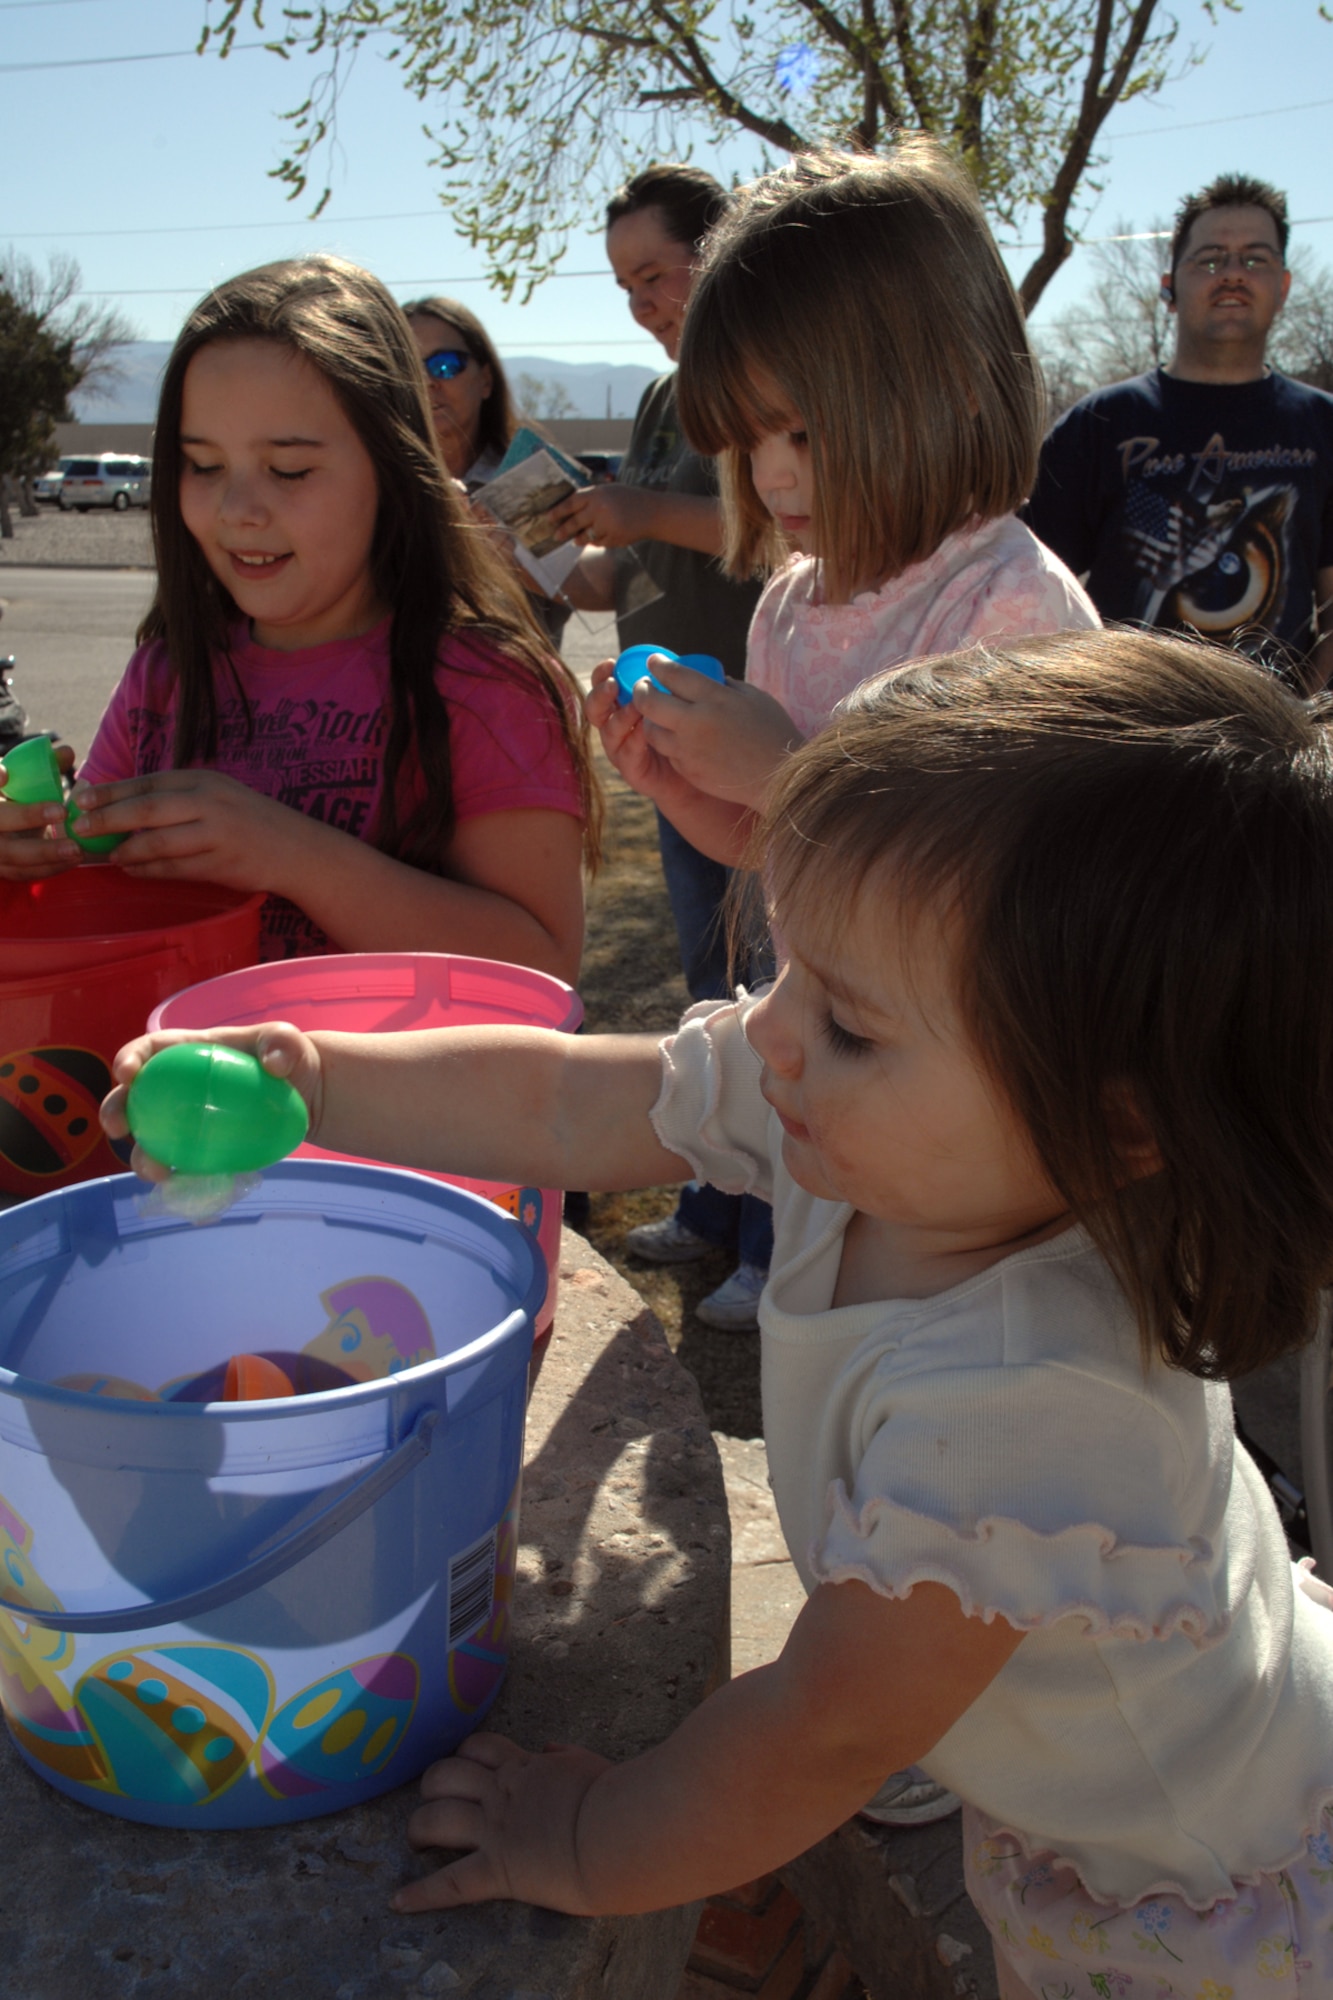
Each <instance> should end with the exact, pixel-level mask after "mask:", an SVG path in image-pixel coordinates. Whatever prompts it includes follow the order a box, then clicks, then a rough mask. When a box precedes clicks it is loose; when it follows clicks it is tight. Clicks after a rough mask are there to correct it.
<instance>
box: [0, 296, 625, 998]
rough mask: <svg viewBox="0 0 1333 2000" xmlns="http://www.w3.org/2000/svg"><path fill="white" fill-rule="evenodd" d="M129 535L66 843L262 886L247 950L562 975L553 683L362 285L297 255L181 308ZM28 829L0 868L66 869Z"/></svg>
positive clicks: (579, 826)
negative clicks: (100, 840)
mask: <svg viewBox="0 0 1333 2000" xmlns="http://www.w3.org/2000/svg"><path fill="white" fill-rule="evenodd" d="M152 523H153V539H154V546H155V551H156V558H157V588H156V592H155V595H154V598H153V602H152V605H151V606H150V608H149V611H148V614H147V616H146V617H145V619H144V622H143V625H142V626H141V628H140V631H139V635H138V636H139V641H140V644H139V650H138V651H137V652H136V653H135V655H134V657H133V659H132V660H131V661H130V664H129V666H128V668H127V669H126V673H125V675H124V677H123V679H122V681H121V683H120V685H119V687H118V688H117V689H116V691H115V692H114V693H113V695H112V697H111V701H110V704H109V705H108V709H107V713H106V715H105V716H104V717H103V720H102V723H101V725H100V727H99V730H98V733H97V737H96V739H95V741H94V743H93V746H92V748H91V750H90V752H89V755H88V758H87V760H86V762H85V764H84V766H83V768H82V770H81V771H80V774H79V777H80V787H81V789H80V791H79V793H78V798H79V801H80V803H81V804H82V805H83V807H84V810H85V822H86V824H85V825H81V826H80V829H79V830H80V831H81V832H82V831H90V832H93V833H107V834H110V833H115V834H123V835H126V836H128V837H127V838H126V839H125V840H124V842H123V844H122V845H121V846H120V848H119V849H118V850H117V855H116V861H117V865H118V866H120V867H122V868H124V869H126V870H128V871H129V872H132V873H134V872H141V873H143V874H145V875H175V876H182V877H184V876H192V877H195V878H199V879H205V880H216V881H221V882H226V883H228V884H230V885H231V886H233V887H238V888H244V889H249V890H264V891H266V892H267V894H268V901H267V903H266V905H265V911H264V918H263V928H262V933H261V951H262V953H263V955H264V956H265V957H283V956H294V955H301V954H305V953H309V952H318V951H327V950H330V949H337V948H341V949H344V950H406V949H413V950H436V951H446V950H448V951H464V952H473V953H477V954H478V955H482V956H487V957H494V958H505V959H514V960H517V961H519V962H521V963H528V964H533V965H536V966H537V967H539V968H540V969H544V970H549V971H554V972H560V973H562V974H563V976H565V977H566V978H570V979H572V978H574V977H575V976H576V975H577V970H578V964H579V956H580V952H581V946H582V933H583V899H582V876H581V862H582V860H583V858H584V857H585V856H586V858H588V859H589V860H591V859H592V858H593V857H594V856H595V853H596V845H597V826H598V791H597V785H596V780H595V778H594V776H593V773H592V770H591V766H590V761H589V757H588V747H587V742H586V731H585V730H584V729H583V728H582V727H581V717H580V716H579V713H578V695H577V690H576V688H575V687H574V684H573V682H572V680H571V678H570V676H569V675H568V674H567V673H566V671H565V669H564V668H563V667H562V665H561V664H560V662H559V661H557V660H555V659H554V658H552V656H551V654H550V652H549V650H548V648H547V647H546V645H545V643H544V642H543V640H542V638H541V637H540V635H539V633H538V630H537V628H536V626H535V624H534V623H533V621H532V618H531V616H530V615H529V613H528V610H527V607H526V604H525V601H524V593H523V592H522V591H521V590H520V589H519V588H518V586H517V584H516V583H514V582H513V580H512V579H511V577H510V576H509V574H508V571H507V568H506V566H505V565H504V564H502V562H501V561H500V559H499V558H498V557H497V556H496V555H495V554H494V553H493V552H492V550H491V549H490V547H489V546H488V544H487V542H486V538H485V536H484V535H483V534H482V533H481V531H480V530H478V529H477V528H476V527H475V526H473V524H472V523H471V522H470V521H469V520H468V518H467V515H466V510H465V507H464V503H463V501H462V499H461V497H460V495H459V494H458V492H457V490H456V488H455V487H454V484H453V482H452V481H451V480H450V479H449V478H448V476H447V474H446V472H445V469H444V466H443V464H442V462H441V459H440V456H439V453H438V451H437V449H436V444H435V436H434V431H433V428H432V424H431V418H430V413H429V411H428V409H427V406H426V400H425V394H424V389H423V378H422V371H421V367H420V363H419V360H418V357H417V352H416V348H415V345H414V343H413V339H412V335H411V332H410V329H409V327H408V324H407V321H406V319H405V318H404V316H403V314H402V312H401V311H400V309H399V308H398V306H397V305H396V304H395V303H394V301H393V299H392V298H391V297H390V295H389V293H388V292H387V291H386V290H385V288H384V286H383V285H382V284H381V283H380V282H379V280H378V279H377V278H375V277H373V276H372V275H371V274H370V273H369V272H368V271H364V270H361V269H359V268H358V267H357V266H356V265H354V264H350V263H347V262H345V261H344V260H343V259H341V258H337V257H331V256H313V257H304V258H297V259H293V260H291V261H286V262H282V263H276V264H269V265H265V266H263V267H262V268H260V269H258V270H254V271H248V272H245V273H243V274H242V275H241V276H240V277H237V278H234V279H232V280H230V281H229V282H228V283H226V284H222V285H219V286H217V287H216V288H215V289H214V290H213V291H211V292H210V293H209V294H208V295H207V296H206V297H205V298H204V299H202V300H201V301H200V303H199V304H198V305H197V306H196V307H195V309H194V310H193V312H191V314H190V315H189V317H188V318H187V320H186V322H185V325H184V327H183V328H182V331H181V334H180V336H179V338H178V340H177V341H176V344H175V347H174V349H173V350H172V354H171V357H170V359H169V361H168V363H167V368H166V372H165V375H164V377H163V383H162V391H161V399H160V405H159V411H158V422H157V434H156V440H155V447H154V460H153V497H152ZM9 817H10V819H12V814H11V815H10V816H9ZM35 831H40V829H37V828H35V827H30V826H28V825H26V824H25V825H22V826H18V825H15V826H14V827H13V829H12V831H11V828H10V827H9V826H8V825H0V872H4V873H10V874H11V875H28V876H31V875H34V874H44V873H51V872H53V870H55V869H58V868H60V867H64V866H68V865H70V863H71V862H72V861H76V860H78V859H79V858H80V857H79V850H78V849H77V848H75V847H73V846H72V843H69V842H67V841H62V840H61V839H59V838H56V839H49V838H48V839H38V840H36V841H34V840H33V839H32V838H31V835H32V833H33V832H35ZM7 836H8V837H7Z"/></svg>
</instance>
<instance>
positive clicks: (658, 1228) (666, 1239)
mask: <svg viewBox="0 0 1333 2000" xmlns="http://www.w3.org/2000/svg"><path fill="white" fill-rule="evenodd" d="M717 1247H718V1246H717V1244H716V1243H710V1242H709V1240H708V1238H707V1237H706V1236H700V1235H699V1234H698V1233H697V1231H695V1230H693V1229H687V1228H686V1226H685V1224H684V1223H683V1222H682V1221H681V1219H680V1217H679V1215H677V1214H675V1213H674V1212H673V1213H672V1214H671V1215H664V1216H663V1217H662V1219H661V1221H660V1222H641V1223H640V1224H639V1226H638V1228H637V1229H631V1230H630V1231H629V1232H628V1233H627V1234H626V1237H625V1248H626V1249H627V1250H632V1251H633V1252H634V1255H635V1256H636V1257H642V1258H644V1259H645V1260H646V1262H648V1263H649V1264H697V1263H698V1261H699V1259H700V1258H701V1257H706V1256H707V1255H708V1253H709V1251H710V1250H716V1249H717Z"/></svg>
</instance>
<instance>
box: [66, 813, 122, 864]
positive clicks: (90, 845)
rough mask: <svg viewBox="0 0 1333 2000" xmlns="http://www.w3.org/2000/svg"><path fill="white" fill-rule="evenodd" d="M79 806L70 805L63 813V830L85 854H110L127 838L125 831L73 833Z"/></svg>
mask: <svg viewBox="0 0 1333 2000" xmlns="http://www.w3.org/2000/svg"><path fill="white" fill-rule="evenodd" d="M80 810H81V808H80V807H78V806H71V807H70V809H69V811H68V812H67V813H66V814H65V832H66V833H67V834H68V835H69V837H70V839H71V840H74V841H77V842H78V844H79V846H80V847H81V848H82V849H83V851H84V853H85V854H110V852H111V850H112V848H113V847H119V846H120V843H121V841H122V840H128V839H129V835H128V834H127V833H75V831H74V822H75V820H76V819H77V818H78V817H79V812H80Z"/></svg>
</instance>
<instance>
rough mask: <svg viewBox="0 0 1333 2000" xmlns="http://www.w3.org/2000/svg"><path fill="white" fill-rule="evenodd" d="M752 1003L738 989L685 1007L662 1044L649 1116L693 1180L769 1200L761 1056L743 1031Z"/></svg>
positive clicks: (769, 1168)
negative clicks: (654, 1099)
mask: <svg viewBox="0 0 1333 2000" xmlns="http://www.w3.org/2000/svg"><path fill="white" fill-rule="evenodd" d="M753 1004H754V1002H753V999H752V997H751V996H750V995H749V994H747V993H746V992H745V991H744V990H743V989H742V990H741V991H740V993H739V995H738V997H737V999H735V1000H704V1001H701V1002H700V1004H699V1005H698V1006H697V1007H691V1008H690V1010H689V1012H688V1013H687V1014H686V1015H685V1016H684V1018H683V1019H682V1021H681V1024H680V1026H679V1028H678V1029H677V1030H676V1032H675V1034H674V1035H669V1036H668V1037H667V1039H666V1040H665V1041H664V1042H663V1043H662V1088H661V1091H660V1092H659V1094H658V1098H657V1102H656V1103H655V1104H654V1106H653V1108H652V1111H651V1113H650V1116H651V1118H652V1123H653V1130H654V1131H655V1132H656V1134H657V1136H658V1138H659V1139H660V1140H661V1142H662V1144H663V1145H664V1146H665V1147H667V1149H668V1150H669V1151H670V1152H673V1153H679V1154H680V1155H681V1157H682V1158H683V1159H686V1160H688V1161H689V1163H690V1166H691V1168H692V1169H693V1171H694V1174H695V1176H696V1178H697V1179H699V1180H701V1181H707V1182H709V1183H710V1184H711V1185H712V1186H713V1187H716V1188H721V1189H722V1191H723V1193H724V1194H757V1195H759V1196H760V1197H761V1198H762V1199H763V1200H765V1201H771V1200H772V1195H773V1183H772V1166H771V1158H770V1145H771V1128H772V1122H773V1114H772V1112H771V1111H770V1110H769V1107H768V1105H767V1104H766V1103H765V1102H764V1100H763V1098H762V1097H761V1096H760V1095H759V1074H760V1062H759V1058H758V1056H757V1055H756V1054H755V1053H754V1051H753V1049H752V1048H751V1047H750V1045H749V1043H748V1042H747V1041H746V1039H745V1031H744V1018H745V1015H746V1013H747V1012H748V1011H749V1009H750V1007H751V1006H752V1005H753Z"/></svg>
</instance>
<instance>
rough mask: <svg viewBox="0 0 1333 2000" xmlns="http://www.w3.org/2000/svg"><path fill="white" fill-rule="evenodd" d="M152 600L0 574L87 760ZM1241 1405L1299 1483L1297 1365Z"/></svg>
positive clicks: (7, 604)
mask: <svg viewBox="0 0 1333 2000" xmlns="http://www.w3.org/2000/svg"><path fill="white" fill-rule="evenodd" d="M152 592H153V577H152V575H151V573H149V572H146V571H117V570H55V569H21V568H18V567H14V568H9V567H5V568H3V569H0V605H3V607H4V620H3V624H0V642H2V643H0V652H7V653H13V654H15V655H16V656H17V659H18V674H17V677H16V680H15V687H16V690H17V692H18V693H19V695H20V696H21V698H22V700H23V703H24V705H25V707H26V708H27V710H28V713H29V716H30V718H31V720H32V722H33V724H34V725H35V726H36V727H38V728H43V729H55V730H58V731H59V733H60V734H61V735H62V736H63V737H64V738H65V739H66V741H67V742H70V743H72V744H73V745H74V747H75V749H76V750H77V751H78V752H79V753H80V755H82V753H83V752H84V751H85V750H86V749H87V748H88V745H89V743H90V742H91V740H92V735H93V731H94V730H95V729H96V727H97V722H98V718H99V717H100V715H101V713H102V709H103V707H104V706H105V703H106V699H107V696H108V695H109V694H110V692H111V690H112V688H113V687H114V686H115V684H116V682H117V680H118V679H119V677H120V674H121V671H122V669H123V668H124V665H125V662H126V661H127V660H128V658H129V656H130V654H131V652H132V651H133V650H134V632H135V627H136V626H137V624H138V622H139V620H140V618H141V617H142V616H143V614H144V612H145V611H146V610H147V608H148V604H149V601H150V599H151V597H152ZM564 651H565V657H566V658H567V659H568V661H569V663H570V665H571V667H573V669H574V672H575V673H576V674H577V675H578V677H579V678H580V680H582V681H583V682H584V684H585V685H586V683H587V679H588V675H589V674H590V673H591V671H592V668H593V666H594V665H595V664H596V662H597V661H598V660H600V659H604V658H605V657H606V656H607V655H608V654H610V653H613V652H614V651H615V623H614V620H613V619H612V618H611V617H610V616H606V615H598V616H593V617H583V616H579V615H576V616H575V617H574V618H572V619H571V620H570V623H569V626H568V628H567V631H566V635H565V647H564ZM1236 1401H1237V1404H1238V1405H1239V1407H1240V1410H1241V1412H1242V1415H1243V1418H1244V1421H1245V1422H1246V1423H1247V1424H1248V1425H1249V1426H1250V1429H1251V1431H1252V1433H1253V1436H1254V1438H1255V1440H1256V1442H1257V1443H1258V1444H1260V1445H1261V1446H1263V1447H1264V1449H1265V1450H1267V1451H1269V1452H1271V1453H1272V1455H1273V1457H1274V1458H1276V1459H1277V1460H1278V1462H1279V1464H1281V1465H1282V1466H1283V1467H1284V1468H1285V1469H1286V1470H1287V1471H1288V1473H1289V1474H1290V1476H1291V1477H1292V1479H1293V1480H1295V1481H1296V1482H1297V1483H1299V1481H1300V1476H1301V1475H1300V1445H1299V1419H1298V1395H1297V1371H1296V1365H1295V1363H1294V1362H1285V1363H1280V1364H1279V1365H1278V1366H1277V1367H1276V1368H1272V1369H1267V1370H1265V1371H1264V1372H1263V1373H1262V1374H1261V1375H1259V1376H1257V1377H1254V1378H1252V1379H1251V1380H1250V1381H1249V1382H1246V1383H1242V1384H1241V1385H1240V1387H1239V1389H1238V1391H1237V1395H1236Z"/></svg>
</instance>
